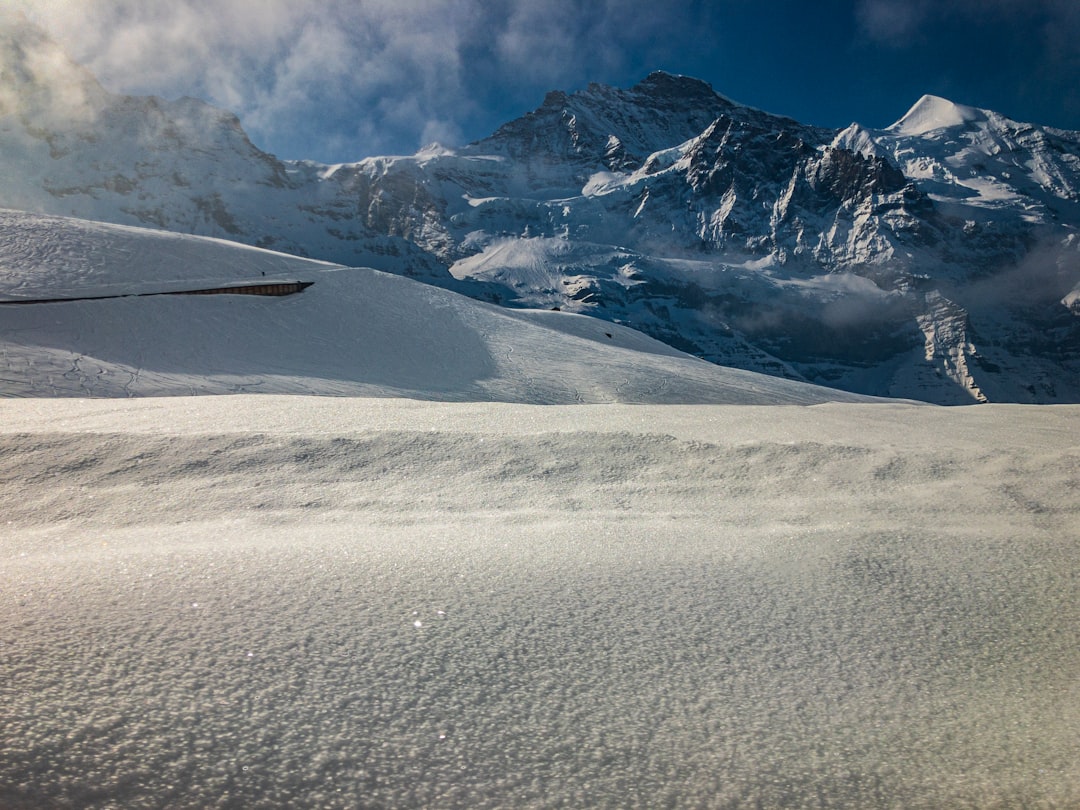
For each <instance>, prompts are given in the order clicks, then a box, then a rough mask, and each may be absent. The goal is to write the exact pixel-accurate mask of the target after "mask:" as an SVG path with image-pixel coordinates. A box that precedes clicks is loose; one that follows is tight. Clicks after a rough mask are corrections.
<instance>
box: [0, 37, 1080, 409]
mask: <svg viewBox="0 0 1080 810" xmlns="http://www.w3.org/2000/svg"><path fill="white" fill-rule="evenodd" d="M0 86H2V87H3V88H4V91H3V93H0V164H2V165H3V166H4V176H3V179H2V180H0V205H2V206H5V207H9V208H19V209H24V210H33V211H40V212H45V213H54V214H64V215H74V216H78V217H83V218H87V219H99V220H105V221H111V222H119V223H123V224H131V225H146V226H153V227H157V228H163V229H167V230H173V231H179V232H184V233H197V234H202V235H210V236H219V237H225V238H228V239H232V240H235V241H239V242H245V243H248V244H254V245H259V246H264V247H270V248H274V249H276V250H282V251H285V252H290V253H295V254H298V255H302V256H309V257H314V258H320V259H325V260H328V261H333V262H339V263H342V264H346V265H368V266H375V267H377V268H379V269H384V270H389V271H392V272H397V273H401V274H407V275H412V276H415V277H419V278H423V279H424V280H427V281H430V282H432V283H436V284H440V285H442V286H447V287H451V288H453V289H456V290H458V291H461V292H464V293H466V294H468V295H472V296H474V297H477V298H480V299H483V300H488V301H492V302H495V303H499V304H503V305H510V306H528V307H544V308H552V307H559V308H561V309H564V310H571V311H577V312H583V313H586V314H591V315H595V316H597V317H600V318H605V319H608V320H612V321H618V322H620V323H625V324H627V325H630V326H633V327H635V328H638V329H641V330H643V331H645V332H647V333H649V334H651V335H653V336H655V337H658V338H660V339H662V340H665V341H667V342H669V343H671V344H673V345H675V346H677V347H679V348H682V349H686V350H689V351H691V352H693V353H696V354H698V355H700V356H702V357H704V358H706V359H708V360H712V361H714V362H717V363H722V364H727V365H733V366H737V367H741V368H748V369H752V370H757V371H766V372H769V373H773V374H778V375H782V376H787V377H792V378H798V379H805V380H808V381H811V382H817V383H822V384H827V385H833V386H836V387H840V388H844V389H847V390H852V391H858V392H861V393H872V394H879V395H890V396H902V397H912V398H918V399H926V400H930V401H934V402H942V403H965V402H978V401H985V400H994V401H1021V402H1028V401H1031V402H1060V401H1074V402H1075V401H1080V317H1078V311H1080V305H1078V304H1077V301H1078V300H1080V237H1078V232H1080V133H1075V132H1064V131H1060V130H1053V129H1049V128H1044V127H1038V126H1035V125H1031V124H1023V123H1019V122H1014V121H1010V120H1009V119H1007V118H1005V117H1003V116H1001V115H998V114H997V113H993V112H989V111H983V110H976V109H973V108H969V107H962V106H960V105H956V104H952V103H951V102H948V101H946V100H944V99H938V98H933V97H926V98H924V99H922V100H920V101H919V102H918V103H917V104H916V105H915V106H914V107H913V108H912V109H911V110H910V111H909V112H908V114H907V115H905V116H904V117H903V118H901V119H900V120H899V121H898V122H897V123H896V124H895V125H893V126H892V127H889V128H888V129H885V130H869V129H866V128H863V127H860V126H858V125H855V124H853V125H852V126H851V127H848V128H847V129H845V130H843V131H839V132H837V131H832V130H825V129H821V128H817V127H809V126H804V125H802V124H799V123H798V122H795V121H792V120H791V119H788V118H783V117H779V116H775V115H771V114H768V113H765V112H762V111H759V110H754V109H752V108H748V107H744V106H741V105H738V104H735V103H733V102H732V101H730V100H728V99H726V98H724V97H722V96H720V95H718V94H717V93H715V92H714V91H713V89H712V88H711V87H709V86H708V85H707V84H705V83H703V82H700V81H698V80H695V79H689V78H685V77H679V76H671V75H668V74H664V73H656V74H653V75H651V76H649V77H647V78H646V79H645V80H644V81H642V82H641V83H640V84H638V85H636V86H635V87H632V88H630V89H618V88H611V87H604V86H601V85H590V86H589V87H588V88H587V89H585V90H583V91H581V92H578V93H574V94H565V93H561V92H552V93H549V94H548V96H547V97H546V98H545V99H544V101H543V103H542V105H541V106H540V107H539V108H538V109H537V110H536V111H534V112H532V113H529V114H527V115H525V116H523V117H521V118H520V119H518V120H516V121H512V122H509V123H507V124H506V125H504V126H503V127H501V128H500V129H499V130H498V131H496V132H495V133H494V134H492V135H491V136H490V137H489V138H486V139H484V140H481V141H478V142H476V143H473V144H470V145H468V146H466V147H463V148H460V149H457V150H449V149H444V148H441V147H437V146H434V147H432V148H429V149H426V150H423V151H421V152H420V153H418V154H417V155H414V156H411V157H396V158H391V157H385V158H369V159H367V160H363V161H360V162H358V163H355V164H347V165H342V166H324V165H320V164H315V163H310V162H287V161H279V160H277V159H276V158H274V157H272V156H270V155H267V154H265V153H263V152H261V151H260V150H259V149H257V148H256V147H255V146H254V145H252V144H251V142H250V141H249V140H248V139H247V137H246V135H245V134H244V132H243V130H242V129H241V127H240V124H239V122H238V121H237V120H236V118H235V117H234V116H232V115H230V114H229V113H226V112H222V111H220V110H216V109H213V108H211V107H208V106H207V105H205V104H202V103H201V102H198V101H195V100H192V99H182V100H180V101H175V102H166V101H163V100H161V99H155V98H131V97H117V96H113V95H110V94H108V93H107V92H105V91H104V90H103V89H102V88H101V87H100V86H99V85H98V84H97V82H96V81H95V80H94V79H93V77H92V76H90V75H89V74H87V73H86V72H85V71H84V70H82V69H81V68H79V67H78V66H76V65H73V64H72V63H71V62H70V61H68V60H67V59H66V57H64V55H63V54H62V53H60V52H59V50H58V49H56V47H55V46H54V45H52V44H51V43H49V42H48V40H47V39H46V38H45V37H44V36H43V35H42V34H41V33H40V32H39V31H37V30H35V29H33V28H32V26H29V25H28V24H27V23H25V21H18V22H17V23H11V22H9V23H8V24H7V25H6V26H5V27H3V32H2V34H0Z"/></svg>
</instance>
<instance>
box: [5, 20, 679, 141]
mask: <svg viewBox="0 0 1080 810" xmlns="http://www.w3.org/2000/svg"><path fill="white" fill-rule="evenodd" d="M13 3H14V7H15V8H16V9H19V10H21V11H23V12H24V13H26V14H27V15H28V16H29V17H30V18H31V19H32V20H34V21H35V22H37V23H39V24H41V25H42V26H43V27H44V28H45V29H46V30H48V31H49V32H50V33H51V34H52V35H53V36H55V37H56V38H57V39H58V40H59V42H60V43H61V44H62V45H63V46H64V47H65V48H66V49H67V50H68V51H69V52H70V53H71V54H72V56H73V57H74V58H75V59H76V60H77V61H78V62H80V63H82V64H84V65H86V66H87V67H89V68H90V69H91V70H92V71H93V72H94V73H95V74H96V75H97V76H98V77H99V78H100V79H101V81H102V83H103V84H104V85H105V86H106V87H107V88H108V89H110V90H112V91H114V92H125V93H138V94H157V95H163V96H167V97H176V96H181V95H192V96H196V97H199V98H204V99H207V100H210V101H212V102H213V103H215V104H217V105H220V106H222V107H224V108H227V109H229V110H231V111H233V112H236V113H237V114H238V115H239V116H240V118H241V120H242V121H243V122H244V126H245V128H246V129H247V130H248V131H249V133H250V134H251V135H252V138H253V140H255V142H256V143H258V144H259V145H260V146H263V147H264V148H267V149H269V150H270V151H273V152H276V153H277V154H279V155H281V156H283V157H314V158H320V159H329V156H330V155H339V156H340V155H350V154H351V155H354V156H355V157H360V156H363V155H368V154H385V153H388V152H389V153H392V152H394V151H400V150H402V149H404V150H407V151H409V152H412V151H414V150H415V149H417V148H419V147H420V146H422V145H424V144H426V143H429V142H431V141H436V140H437V141H441V142H444V143H446V142H448V143H451V144H453V143H459V142H461V141H462V140H464V139H469V138H471V137H479V136H481V135H484V134H487V131H488V130H486V129H484V128H483V127H484V125H485V124H486V123H487V122H483V123H476V122H477V121H478V120H479V119H481V118H483V117H484V115H485V111H487V110H489V109H490V108H491V107H492V102H493V100H498V101H501V102H502V103H505V102H506V101H507V98H506V96H507V95H511V96H513V97H514V99H513V100H516V101H518V102H519V104H520V108H521V111H525V110H526V109H529V108H530V107H531V106H533V105H534V104H535V103H537V101H538V100H539V99H540V98H542V95H543V91H545V90H547V89H551V88H552V87H554V86H566V85H577V84H579V83H581V82H582V81H583V80H593V79H599V80H605V77H608V76H612V75H614V74H617V73H620V72H622V71H625V70H628V69H629V70H632V69H635V68H636V67H637V65H635V64H629V62H630V60H631V59H638V60H640V61H641V63H642V66H641V71H642V72H645V71H646V70H647V64H648V61H649V59H650V56H656V55H657V54H656V51H657V48H655V47H653V46H650V44H649V43H650V39H651V35H652V33H653V32H654V30H655V22H656V15H657V13H658V12H657V11H656V10H655V8H654V6H653V4H651V3H648V2H644V0H604V2H584V1H583V0H537V2H531V3H520V2H511V0H495V1H494V2H491V0H416V1H415V2H400V0H365V2H363V3H357V2H354V0H324V1H323V2H296V0H230V1H229V2H227V3H221V2H220V0H171V1H170V2H163V1H162V0H78V1H77V2H76V0H13ZM683 16H685V15H683ZM692 16H693V15H691V17H692ZM688 19H689V18H688ZM628 54H635V56H634V57H630V56H628ZM493 97H494V98H493ZM478 127H479V128H478ZM299 144H303V146H302V147H300V148H302V149H305V150H307V151H305V152H304V153H303V154H293V153H292V151H293V150H295V148H296V147H297V145H299ZM312 151H314V153H315V154H311V152H312Z"/></svg>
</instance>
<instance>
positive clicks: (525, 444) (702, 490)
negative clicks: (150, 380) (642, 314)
mask: <svg viewBox="0 0 1080 810" xmlns="http://www.w3.org/2000/svg"><path fill="white" fill-rule="evenodd" d="M1078 418H1080V411H1078V410H1077V409H1076V408H1073V407H1040V408H1025V407H1019V406H1014V407H1009V406H980V407H977V408H965V409H940V408H931V407H914V406H906V405H865V404H863V405H843V404H831V405H822V406H814V407H810V408H805V407H722V406H694V407H691V406H687V407H678V406H664V407H657V406H618V405H613V406H595V407H583V406H568V407H530V406H520V405H496V404H486V405H485V404H479V403H470V404H446V403H442V404H440V403H422V402H416V401H407V400H393V399H385V398H384V399H376V400H363V399H327V398H306V397H200V398H171V399H142V400H94V401H75V400H8V401H3V402H0V445H2V447H3V450H2V451H0V493H2V495H3V501H2V502H3V503H4V504H5V506H4V511H3V513H2V515H0V523H2V524H3V527H4V531H3V534H2V540H0V581H2V582H3V583H4V587H3V589H2V590H0V649H2V650H3V653H4V654H3V655H2V656H0V684H3V685H4V686H3V687H0V688H3V689H4V696H3V697H4V700H3V705H4V706H5V711H4V727H5V731H4V734H3V735H0V745H2V749H0V805H3V806H5V807H14V808H19V807H49V806H57V807H61V806H79V807H87V808H106V807H125V808H127V807H136V808H137V807H161V806H171V807H191V808H195V807H200V808H205V807H281V806H318V807H374V806H387V807H470V808H475V807H481V808H483V807H508V806H514V807H568V806H573V807H613V808H614V807H620V808H622V807H657V806H671V807H742V806H770V807H771V806H795V807H837V806H841V807H868V806H871V807H909V808H910V807H942V806H955V807H965V806H969V807H995V806H996V807H1010V806H1017V805H1034V806H1048V807H1066V806H1071V805H1073V804H1075V803H1077V802H1078V801H1080V792H1078V791H1080V760H1078V758H1077V756H1076V751H1077V750H1078V746H1077V742H1078V740H1077V729H1078V728H1080V716H1078V715H1080V710H1078V709H1077V706H1080V702H1078V700H1077V698H1078V697H1080V693H1078V681H1077V679H1076V673H1077V672H1078V671H1080V638H1078V636H1080V631H1078V630H1077V628H1078V627H1080V602H1078V600H1077V599H1076V581H1077V580H1076V577H1077V572H1078V570H1080V559H1078V557H1080V555H1078V548H1077V545H1076V533H1075V526H1076V525H1077V514H1078V512H1080V496H1078V488H1077V485H1076V484H1077V473H1078V470H1080V450H1078V448H1077V445H1076V442H1075V440H1074V438H1073V437H1074V436H1075V426H1076V424H1077V419H1078Z"/></svg>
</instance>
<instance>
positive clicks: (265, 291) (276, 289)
mask: <svg viewBox="0 0 1080 810" xmlns="http://www.w3.org/2000/svg"><path fill="white" fill-rule="evenodd" d="M314 283H315V282H314V281H269V282H265V283H263V284H238V285H237V286H235V287H210V288H208V289H205V290H169V291H167V292H149V293H127V294H124V295H85V296H82V297H81V298H19V299H14V300H8V301H0V305H3V304H66V303H70V302H72V301H105V300H108V299H111V298H149V297H150V296H152V295H262V296H273V297H280V296H284V295H295V294H296V293H299V292H303V291H304V290H306V289H307V288H308V287H310V286H311V285H312V284H314Z"/></svg>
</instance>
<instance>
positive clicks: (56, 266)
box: [0, 211, 859, 403]
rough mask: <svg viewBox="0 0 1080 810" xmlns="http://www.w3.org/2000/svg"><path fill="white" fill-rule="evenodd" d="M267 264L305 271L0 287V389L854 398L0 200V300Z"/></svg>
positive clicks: (6, 290) (584, 322)
mask: <svg viewBox="0 0 1080 810" xmlns="http://www.w3.org/2000/svg"><path fill="white" fill-rule="evenodd" d="M275 280H283V281H296V280H300V281H312V282H314V285H313V286H312V287H310V288H309V289H308V290H306V291H305V292H303V293H302V294H299V295H296V296H292V297H288V298H257V297H252V296H175V297H174V296H155V297H149V298H144V297H124V298H120V299H114V300H91V301H78V302H70V303H49V304H21V305H2V304H0V394H3V395H6V396H106V397H120V396H150V395H174V394H194V393H204V394H215V393H241V392H245V393H247V392H253V393H294V394H335V395H345V394H348V395H354V396H355V395H364V396H409V397H414V398H420V399H443V400H480V401H484V400H499V401H509V402H533V403H556V402H562V403H572V402H731V403H736V402H745V403H780V402H790V403H812V402H824V401H830V400H838V401H845V400H846V401H854V400H857V399H859V398H858V397H856V396H853V395H849V394H845V393H843V392H838V391H833V390H830V389H825V388H818V387H815V386H809V385H805V384H801V383H797V382H792V381H788V380H781V379H777V378H772V377H767V376H765V375H761V374H754V373H752V372H745V371H738V370H733V369H724V368H720V367H718V366H715V365H712V364H710V363H706V362H704V361H701V360H698V359H696V358H693V357H690V356H688V355H685V354H682V353H681V352H678V351H676V350H674V349H672V348H671V347H669V346H666V345H664V344H662V343H660V342H658V341H656V340H654V339H652V338H648V337H646V336H644V335H642V334H641V333H639V332H635V331H633V330H630V329H627V328H625V327H621V326H617V325H614V324H609V323H604V322H601V321H597V320H594V319H592V318H587V317H584V316H579V315H573V314H569V313H561V312H528V311H521V310H517V311H508V310H503V309H500V308H498V307H494V306H491V305H488V304H482V303H479V302H476V301H474V300H472V299H469V298H466V297H464V296H461V295H457V294H455V293H452V292H449V291H446V290H442V289H438V288H435V287H432V286H429V285H424V284H420V283H418V282H415V281H411V280H408V279H405V278H402V277H399V276H392V275H387V274H384V273H380V272H378V271H375V270H370V269H361V268H343V267H338V266H334V265H328V264H326V263H321V262H314V261H310V260H305V259H298V258H295V257H291V256H286V255H284V254H279V253H273V252H271V251H267V250H260V249H258V248H250V247H244V246H240V245H235V244H231V243H228V242H223V241H220V240H212V239H205V238H200V237H193V236H182V235H177V234H168V233H164V232H156V231H148V230H145V229H139V228H130V227H123V226H116V225H106V224H101V223H91V222H85V221H81V220H71V219H64V218H57V217H44V216H39V215H32V214H25V213H20V212H15V211H6V212H4V211H0V300H5V299H6V300H8V301H17V300H24V301H25V300H28V299H29V300H32V299H54V298H63V297H71V298H75V297H87V296H95V295H118V294H120V295H127V294H133V293H145V292H161V291H168V290H183V289H188V290H191V289H204V288H208V287H214V286H230V285H235V284H238V283H245V282H248V283H250V282H266V281H275Z"/></svg>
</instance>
